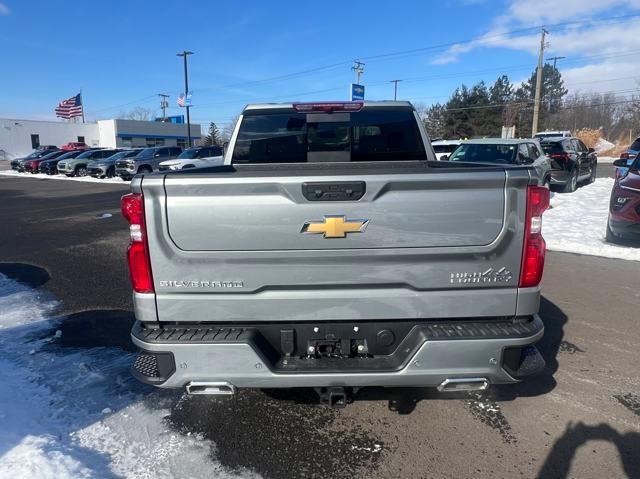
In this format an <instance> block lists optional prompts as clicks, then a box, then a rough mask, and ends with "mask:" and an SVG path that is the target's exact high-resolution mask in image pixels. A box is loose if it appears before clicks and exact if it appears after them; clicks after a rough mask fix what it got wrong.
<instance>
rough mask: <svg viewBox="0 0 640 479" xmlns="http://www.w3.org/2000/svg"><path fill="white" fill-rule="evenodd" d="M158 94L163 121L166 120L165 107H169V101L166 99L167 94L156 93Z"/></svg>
mask: <svg viewBox="0 0 640 479" xmlns="http://www.w3.org/2000/svg"><path fill="white" fill-rule="evenodd" d="M158 96H159V97H160V108H161V109H162V121H163V122H165V121H167V114H166V111H167V108H168V107H169V102H168V101H167V98H169V95H165V94H164V93H158Z"/></svg>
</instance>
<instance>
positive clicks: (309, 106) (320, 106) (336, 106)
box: [293, 101, 364, 113]
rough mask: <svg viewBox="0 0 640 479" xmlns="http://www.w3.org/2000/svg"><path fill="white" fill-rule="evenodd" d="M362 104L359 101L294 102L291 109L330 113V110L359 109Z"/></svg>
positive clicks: (303, 111)
mask: <svg viewBox="0 0 640 479" xmlns="http://www.w3.org/2000/svg"><path fill="white" fill-rule="evenodd" d="M363 106H364V103H363V102H361V101H344V102H319V103H294V104H293V109H294V110H295V111H298V112H301V113H309V112H314V111H320V112H324V113H330V112H332V111H360V110H362V107H363Z"/></svg>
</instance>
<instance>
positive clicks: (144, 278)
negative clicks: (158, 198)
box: [120, 193, 154, 293]
mask: <svg viewBox="0 0 640 479" xmlns="http://www.w3.org/2000/svg"><path fill="white" fill-rule="evenodd" d="M120 209H121V210H122V216H124V217H125V219H126V220H127V221H128V222H129V233H130V241H129V248H128V249H127V261H128V262H129V275H130V277H131V284H132V286H133V290H134V291H135V292H136V293H153V292H154V289H153V276H152V274H151V261H150V259H149V244H148V243H147V234H146V228H145V220H144V198H143V196H142V194H140V193H129V194H128V195H124V196H123V197H122V199H121V200H120Z"/></svg>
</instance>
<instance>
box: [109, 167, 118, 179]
mask: <svg viewBox="0 0 640 479" xmlns="http://www.w3.org/2000/svg"><path fill="white" fill-rule="evenodd" d="M114 176H116V167H115V166H111V167H109V168H108V169H107V178H113V177H114Z"/></svg>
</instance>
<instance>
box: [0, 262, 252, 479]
mask: <svg viewBox="0 0 640 479" xmlns="http://www.w3.org/2000/svg"><path fill="white" fill-rule="evenodd" d="M58 307H59V304H58V302H57V301H56V300H55V299H54V298H52V297H50V296H49V295H47V294H44V293H41V292H39V291H38V290H33V289H31V288H29V287H27V286H23V285H22V284H19V283H17V282H15V281H13V280H10V279H8V278H7V277H5V276H4V275H2V274H0V371H1V375H0V378H1V379H0V477H2V478H11V479H22V478H25V479H26V478H29V479H31V478H38V479H42V478H52V479H54V478H55V479H63V478H85V477H100V478H102V477H136V478H165V477H216V478H225V477H238V476H237V475H235V474H234V475H232V474H230V473H228V472H226V471H225V470H224V469H223V468H222V467H221V466H220V465H219V464H218V463H216V462H215V461H214V460H213V459H212V458H211V452H212V443H211V442H209V441H207V440H204V439H202V438H200V437H196V436H185V435H182V434H180V433H178V432H176V431H173V430H171V429H170V427H169V426H168V425H167V424H166V422H165V421H164V419H163V418H164V417H166V416H167V415H168V414H169V407H170V406H171V405H174V404H175V402H176V400H178V398H179V393H163V392H161V391H156V390H152V389H151V388H148V387H145V386H143V385H141V384H139V383H138V382H137V381H135V380H134V379H133V378H132V377H131V375H130V373H129V371H128V368H129V365H130V364H131V361H132V355H131V354H128V353H125V352H123V351H122V350H119V349H117V348H89V349H86V348H85V349H75V348H69V347H65V348H64V350H62V348H61V347H60V346H57V345H55V344H54V343H52V341H53V340H54V339H55V337H56V335H58V336H59V335H60V332H59V331H56V323H55V320H51V319H48V318H51V317H53V316H54V315H55V312H56V310H57V309H58ZM245 477H249V474H245Z"/></svg>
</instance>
